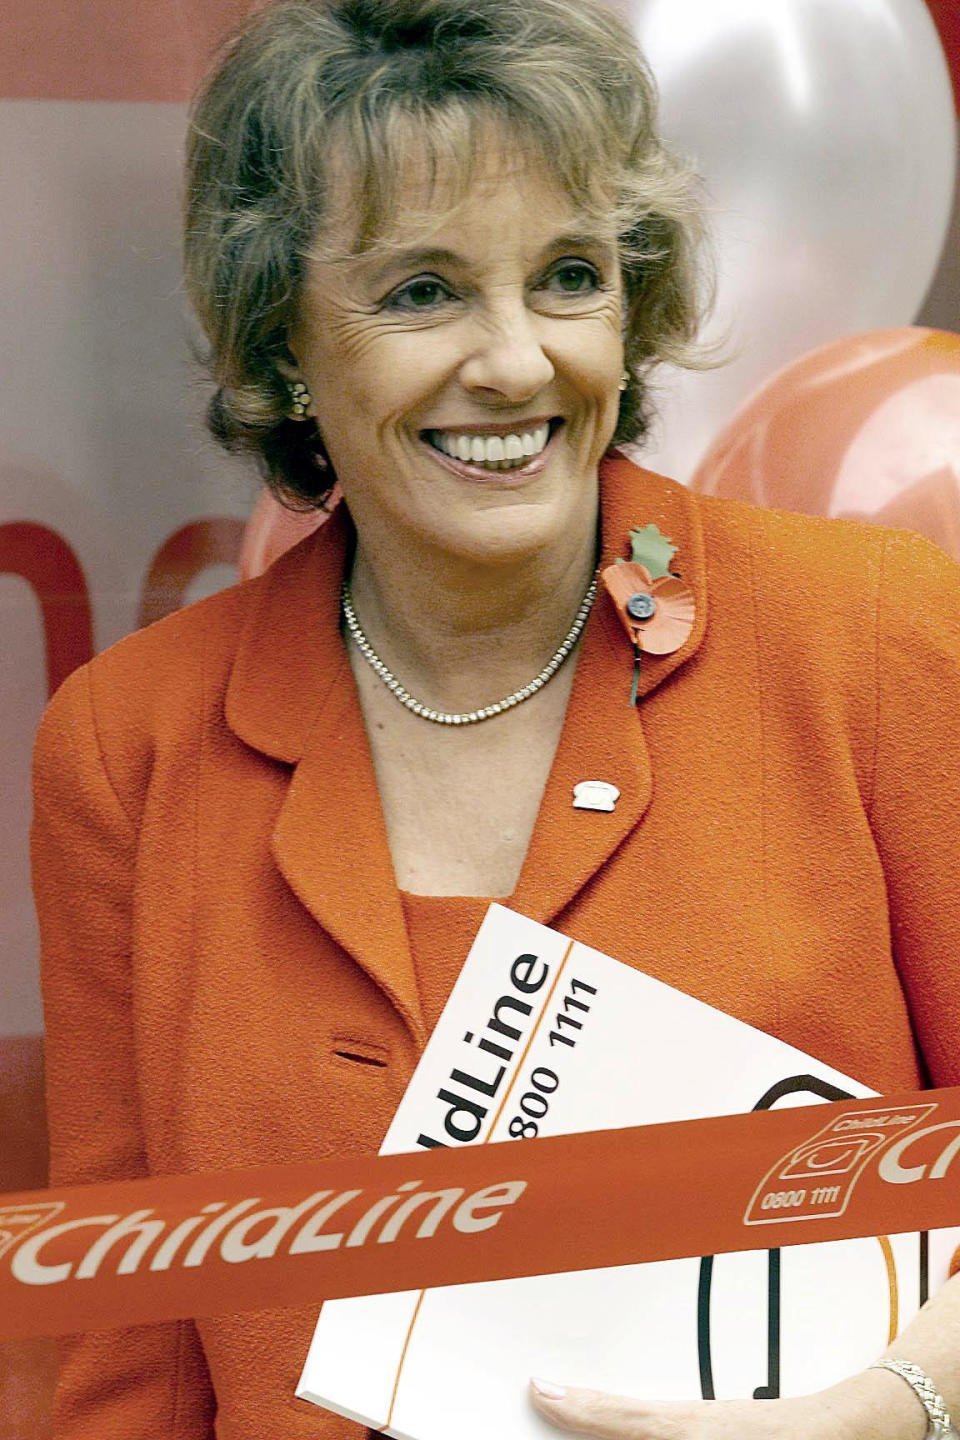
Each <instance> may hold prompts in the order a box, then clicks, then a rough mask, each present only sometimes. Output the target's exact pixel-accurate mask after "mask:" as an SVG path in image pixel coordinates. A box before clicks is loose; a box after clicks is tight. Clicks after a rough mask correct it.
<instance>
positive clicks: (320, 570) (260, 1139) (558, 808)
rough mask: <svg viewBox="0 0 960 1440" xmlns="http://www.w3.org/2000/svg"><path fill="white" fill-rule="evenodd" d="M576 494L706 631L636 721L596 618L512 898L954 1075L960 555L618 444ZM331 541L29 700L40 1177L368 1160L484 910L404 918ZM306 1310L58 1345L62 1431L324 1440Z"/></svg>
mask: <svg viewBox="0 0 960 1440" xmlns="http://www.w3.org/2000/svg"><path fill="white" fill-rule="evenodd" d="M601 479H602V486H601V491H602V510H603V513H602V522H603V547H602V548H603V556H602V563H603V564H604V565H609V564H611V563H612V562H613V560H614V559H615V557H616V556H617V555H621V556H626V555H627V554H629V542H628V534H629V531H630V530H631V529H632V528H633V527H635V526H638V525H639V526H645V525H647V524H655V525H657V526H658V527H659V528H660V531H661V532H662V534H664V535H665V536H668V537H669V538H670V539H671V540H672V541H673V543H674V544H675V545H676V546H677V553H676V557H675V565H676V567H677V568H678V569H679V570H680V572H681V575H682V578H683V581H684V583H685V584H686V585H687V586H689V587H690V589H691V591H692V593H693V596H694V603H695V607H696V618H695V623H694V625H693V628H692V630H691V632H690V634H689V636H688V637H687V639H686V641H684V643H683V645H682V646H681V647H680V648H679V649H678V650H676V651H675V652H673V653H672V654H668V655H662V656H657V655H647V656H645V657H644V660H643V666H642V673H641V676H640V687H639V689H640V700H639V704H638V705H637V706H635V707H631V706H630V705H629V704H628V703H627V700H628V694H629V689H630V681H631V675H632V668H633V654H632V646H631V644H630V640H629V637H628V636H627V635H626V633H625V631H624V629H623V627H622V625H621V624H620V621H619V619H618V617H617V615H616V613H615V611H614V609H613V606H612V604H611V603H610V602H609V601H608V599H607V597H605V596H602V595H601V596H600V597H599V598H598V601H597V604H596V605H595V607H594V611H593V614H592V615H591V618H590V622H589V624H588V625H587V628H586V631H585V634H584V637H583V641H582V648H581V652H580V655H579V657H578V661H577V669H576V673H575V676H574V682H573V690H572V694H571V698H570V703H569V707H568V710H567V715H566V719H565V722H564V729H563V733H562V735H561V738H560V743H559V745H558V747H557V751H556V755H555V757H554V761H553V765H552V769H551V772H550V776H549V779H548V781H547V786H546V791H545V794H544V797H543V802H542V805H541V808H540V812H539V815H538V818H537V823H536V826H535V828H534V833H533V836H532V839H531V842H530V847H529V850H528V853H527V856H526V859H525V861H524V865H523V869H522V872H521V875H520V878H519V881H518V884H517V888H516V891H515V892H514V894H513V895H512V896H511V897H510V898H509V900H508V901H507V902H506V903H508V904H509V905H510V906H511V908H513V909H514V910H517V911H519V912H520V913H521V914H526V915H529V916H530V917H531V918H532V919H534V920H538V921H540V922H542V923H546V924H553V925H555V926H556V928H557V929H559V930H561V931H563V932H564V933H565V934H568V935H570V936H571V937H573V938H575V939H579V940H582V941H584V942H585V943H587V944H589V945H593V946H595V947H596V948H597V949H599V950H601V951H603V952H605V953H606V954H610V955H614V956H616V957H617V958H618V959H619V960H622V961H624V962H625V963H627V964H632V965H636V966H639V967H642V968H643V969H644V970H646V971H648V972H649V973H650V974H652V975H654V976H656V977H657V978H658V979H662V980H665V981H667V982H668V983H670V984H673V985H676V986H679V987H680V988H682V989H684V990H686V991H688V992H690V993H691V994H694V995H696V996H698V997H699V998H700V999H703V1000H705V1001H706V1002H707V1003H709V1004H712V1005H715V1006H717V1007H719V1008H720V1009H723V1010H726V1011H728V1012H730V1013H731V1014H734V1015H736V1016H738V1017H739V1018H741V1019H743V1020H745V1021H747V1022H748V1023H751V1024H753V1025H756V1026H758V1027H760V1028H761V1029H764V1030H767V1031H769V1032H770V1033H771V1034H774V1035H777V1036H779V1037H781V1038H782V1039H784V1040H786V1041H788V1042H789V1043H792V1044H795V1045H797V1046H799V1047H800V1048H802V1049H805V1050H808V1051H810V1052H812V1053H813V1054H815V1055H817V1056H819V1057H820V1058H821V1059H822V1060H824V1061H825V1062H826V1063H828V1064H830V1065H833V1066H835V1067H836V1068H838V1069H840V1070H843V1071H845V1072H847V1073H849V1074H852V1075H855V1076H857V1077H858V1078H859V1079H860V1080H862V1081H863V1082H864V1083H866V1084H867V1085H870V1086H872V1087H873V1088H875V1089H877V1090H880V1091H883V1090H888V1091H892V1090H896V1089H903V1090H909V1089H913V1088H915V1087H916V1086H919V1085H922V1084H924V1083H925V1082H926V1080H927V1078H928V1077H930V1078H932V1079H933V1080H934V1081H936V1082H938V1083H942V1084H958V1083H960V1044H958V1043H957V1041H958V1034H960V986H958V985H957V983H956V956H957V955H960V905H958V904H957V895H958V894H960V663H958V657H960V567H958V566H956V565H954V564H953V563H952V562H951V561H950V560H948V559H947V558H946V556H944V555H943V554H942V553H941V552H940V551H938V550H937V549H936V548H935V547H934V546H932V545H930V544H929V543H927V542H926V541H924V540H922V539H920V538H919V537H917V536H914V535H908V534H906V533H902V532H896V531H886V532H884V531H881V530H877V529H873V528H871V527H868V526H862V525H856V524H851V523H842V522H828V521H822V520H812V519H808V518H805V517H801V516H793V515H787V514H782V513H776V512H770V511H761V510H755V509H751V508H749V507H747V506H744V505H740V504H738V503H736V502H733V501H728V500H719V499H716V498H711V497H704V496H696V495H693V494H691V493H690V492H689V491H687V490H685V489H684V488H683V487H682V486H678V485H674V484H672V483H671V482H670V481H667V480H663V479H662V478H660V477H658V476H655V475H652V474H650V473H648V472H645V471H640V470H637V468H636V467H634V466H633V465H631V464H630V463H629V462H628V461H626V460H624V459H622V458H618V459H612V460H608V461H606V462H605V463H604V465H603V468H602V473H601ZM349 540H350V534H349V523H348V518H347V516H346V515H345V514H344V513H341V514H340V515H339V517H338V516H336V515H335V516H334V517H333V518H332V519H331V520H330V521H329V523H328V524H326V525H324V526H323V528H322V529H321V530H319V531H318V532H317V534H316V535H315V536H313V537H311V538H310V539H308V540H305V541H304V542H303V543H302V544H301V545H298V546H297V547H296V548H295V549H293V550H291V551H290V552H289V553H288V554H286V555H284V556H282V557H281V558H280V559H279V560H278V561H277V562H276V564H275V565H273V566H272V567H271V568H270V569H269V570H268V571H267V572H266V573H265V574H264V575H263V576H261V577H260V578H258V579H256V580H253V581H250V582H248V583H247V584H244V585H241V586H238V587H236V588H234V589H232V590H229V591H226V592H224V593H223V594H220V595H216V596H213V597H212V598H211V599H209V600H205V601H202V602H201V603H200V604H198V605H194V606H191V607H189V608H188V609H186V610H184V611H181V612H179V613H177V614H175V615H171V616H170V617H169V618H168V619H166V620H163V621H160V622H159V623H158V624H156V625H152V626H149V627H148V628H147V629H146V630H143V631H140V632H138V633H137V634H136V635H132V636H129V637H128V638H127V639H126V640H123V641H121V642H120V644H119V645H116V646H114V647H113V648H112V649H110V650H108V651H106V652H105V653H104V654H102V655H100V656H98V657H97V658H96V659H95V660H94V661H93V662H92V663H91V664H90V665H89V666H87V667H85V668H84V669H82V670H79V671H77V672H75V673H74V674H73V675H72V676H71V677H70V679H69V680H68V681H67V682H66V683H65V684H64V686H63V687H62V688H61V690H60V691H59V692H58V694H57V695H56V697H55V698H54V701H53V702H52V704H51V707H50V709H49V710H48V712H47V716H46V718H45V720H44V722H43V725H42V726H41V730H40V735H39V739H38V744H37V755H36V801H35V807H36V808H35V817H36V818H35V831H34V859H35V877H36V878H35V884H36V896H37V905H38V912H39V917H40V928H41V939H42V949H43V983H44V997H45V1006H46V1016H47V1067H48V1069H47V1073H48V1084H49V1102H50V1125H51V1140H52V1151H53V1179H54V1183H56V1184H68V1183H71V1182H73V1183H80V1182H83V1181H87V1180H89V1181H93V1180H96V1179H100V1178H121V1177H125V1176H135V1175H140V1174H144V1173H155V1174H169V1173H177V1172H185V1171H187V1172H188V1171H196V1170H203V1169H218V1168H231V1167H240V1166H254V1165H258V1164H270V1163H283V1162H285V1161H287V1162H296V1161H310V1160H314V1159H320V1158H322V1157H324V1156H326V1155H331V1154H336V1153H354V1154H356V1153H360V1152H363V1151H367V1152H370V1151H376V1150H377V1149H378V1148H379V1145H380V1142H381V1140H382V1137H383V1134H384V1132H385V1130H386V1128H387V1125H388V1123H389V1120H390V1118H391V1116H392V1114H393V1112H394V1110H395V1108H396V1105H397V1102H398V1100H399V1097H400V1096H401V1095H402V1093H403V1090H404V1088H405V1086H406V1083H407V1080H408V1078H409V1076H410V1074H411V1071H412V1069H413V1066H414V1065H415V1063H416V1060H417V1056H418V1054H419V1052H420V1049H421V1047H422V1045H423V1041H424V1039H425V1037H426V1035H427V1033H428V1028H429V1024H430V1022H431V1020H432V1017H433V1015H434V1014H435V1013H436V1011H437V1010H438V1008H439V1005H440V1001H441V999H442V996H443V992H444V991H445V989H446V988H447V987H448V984H449V981H450V979H451V978H452V973H453V970H454V969H455V968H456V966H457V964H458V961H459V960H460V959H462V953H463V952H464V951H465V947H466V941H467V939H468V938H470V933H471V930H472V929H473V927H474V921H475V920H478V913H477V914H475V915H469V919H468V911H469V907H468V906H466V905H465V906H464V907H463V910H462V919H461V917H460V916H459V915H458V914H456V913H455V914H454V915H453V918H452V920H451V918H450V914H449V908H450V907H449V905H448V904H447V903H446V902H441V903H438V904H434V903H431V902H427V903H424V904H420V903H419V902H418V901H413V902H408V905H407V916H408V920H405V915H404V907H403V903H402V900H401V897H400V895H399V893H398V891H397V888H396V884H395V880H394V872H393V866H392V863H391V859H390V853H389V847H388V843H387V836H386V828H385V825H384V822H383V816H382V812H381V808H380V803H379V798H378V795H377V788H376V781H375V776H374V770H373V764H372V760H371V757H370V752H369V747H368V745H367V740H366V734H365V731H364V725H363V718H362V715H361V712H360V708H359V704H358V701H357V696H356V689H355V686H354V684H353V677H352V672H351V669H350V664H349V658H348V656H347V652H346V649H345V646H344V643H343V640H342V638H341V635H340V633H339V626H338V606H339V588H340V583H341V579H342V573H343V566H344V559H345V554H346V549H347V545H348V543H349ZM584 780H601V781H606V782H608V783H610V784H613V785H615V786H616V788H617V789H618V790H619V791H620V798H619V800H618V802H617V804H616V807H615V808H614V810H613V811H611V812H609V813H606V812H600V811H591V810H577V809H574V808H573V805H572V798H573V788H574V786H576V785H577V784H579V783H580V782H582V781H584ZM464 823H465V824H469V823H470V817H469V815H467V816H465V817H464ZM456 908H457V906H456V904H455V905H454V909H455V910H456ZM445 912H446V913H445ZM408 921H409V924H410V926H411V933H412V935H413V945H412V946H411V938H410V935H408V929H407V924H408ZM461 926H462V928H461ZM455 932H457V933H456V934H455ZM441 967H442V968H443V971H444V973H443V975H442V977H441V974H440V969H441ZM676 1057H677V1058H676V1063H677V1065H678V1066H682V1064H683V1057H684V1049H683V1037H682V1036H678V1037H677V1050H676ZM663 1083H664V1084H669V1083H670V1076H669V1075H664V1077H663ZM319 1298H320V1297H318V1301H319ZM314 1319H315V1307H313V1306H311V1307H308V1308H305V1309H287V1310H280V1311H274V1312H271V1313H268V1314H244V1315H235V1316H218V1317H212V1318H209V1319H205V1320H200V1321H197V1322H196V1323H186V1322H185V1323H181V1324H178V1325H162V1326H157V1327H151V1328H149V1329H141V1330H136V1331H128V1332H119V1333H115V1334H111V1335H109V1336H102V1337H98V1336H95V1335H94V1336H87V1337H84V1338H82V1339H78V1340H76V1341H73V1342H71V1343H70V1344H69V1346H68V1347H67V1349H68V1356H67V1362H66V1366H65V1370H64V1377H63V1382H62V1385H61V1390H60V1398H59V1401H58V1418H57V1421H56V1425H55V1430H54V1433H55V1435H56V1437H57V1440H147V1437H150V1440H154V1437H156V1436H159V1435H162V1436H163V1440H211V1437H212V1435H213V1414H214V1410H215V1409H216V1414H217V1430H216V1434H217V1440H249V1437H250V1436H251V1435H256V1436H257V1440H317V1436H324V1437H328V1440H334V1437H337V1440H340V1437H347V1436H348V1435H350V1434H351V1432H353V1430H354V1427H352V1426H351V1425H350V1423H349V1422H347V1421H345V1420H341V1419H338V1418H337V1417H335V1416H333V1415H329V1414H326V1413H324V1412H321V1411H317V1410H316V1409H315V1408H314V1407H312V1406H309V1405H307V1404H305V1403H301V1402H298V1401H295V1400H293V1399H292V1398H291V1397H292V1395H293V1391H294V1387H295V1385H296V1381H297V1378H298V1376H299V1372H300V1368H301V1365H302V1362H303V1359H304V1356H305V1354H306V1351H307V1348H308V1344H309V1340H310V1336H311V1334H312V1330H313V1323H314Z"/></svg>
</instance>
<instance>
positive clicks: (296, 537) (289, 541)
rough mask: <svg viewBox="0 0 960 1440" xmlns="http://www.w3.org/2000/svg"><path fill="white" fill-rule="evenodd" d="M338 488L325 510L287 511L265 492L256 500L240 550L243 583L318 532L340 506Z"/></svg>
mask: <svg viewBox="0 0 960 1440" xmlns="http://www.w3.org/2000/svg"><path fill="white" fill-rule="evenodd" d="M338 498H339V494H338V491H337V490H336V489H335V490H334V492H333V494H332V495H331V497H330V499H329V500H328V501H327V509H326V510H308V511H306V512H300V511H298V510H287V509H286V508H285V507H284V506H283V505H281V504H280V503H279V502H278V501H277V500H275V499H274V498H273V496H272V495H271V494H270V491H269V490H264V492H263V494H262V495H261V496H260V499H259V500H258V501H257V506H256V509H255V510H254V512H253V514H252V515H251V516H250V519H249V520H248V521H247V528H246V530H245V531H244V533H243V545H242V547H241V550H240V562H239V566H238V569H239V575H240V579H241V580H250V579H252V578H253V576H254V575H259V574H261V573H262V571H264V570H266V568H267V566H268V565H272V564H273V562H274V560H276V559H277V558H278V556H280V555H282V554H283V552H284V551H285V550H289V549H290V548H291V546H293V545H296V544H298V543H299V542H300V541H301V540H305V539H306V537H307V536H308V535H312V534H313V532H314V530H319V528H320V526H321V525H322V524H323V523H324V521H325V520H328V519H329V518H330V511H331V510H332V509H333V507H334V505H335V504H336V503H337V500H338Z"/></svg>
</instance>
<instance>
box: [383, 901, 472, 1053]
mask: <svg viewBox="0 0 960 1440" xmlns="http://www.w3.org/2000/svg"><path fill="white" fill-rule="evenodd" d="M400 900H401V902H402V904H403V918H404V920H405V921H406V923H407V934H408V935H409V937H410V953H411V954H412V955H413V965H414V969H415V970H416V972H417V989H418V991H419V993H420V1004H421V1006H422V1007H423V1018H424V1020H425V1021H426V1026H427V1030H428V1032H430V1031H432V1030H433V1028H434V1026H435V1025H436V1023H437V1021H438V1020H439V1019H440V1014H441V1011H442V1010H443V1007H444V1005H446V1003H447V997H448V996H449V994H450V991H451V990H452V989H453V984H454V981H455V980H456V978H457V976H458V975H459V974H460V969H461V966H462V965H463V962H464V960H466V958H467V955H468V953H469V950H470V946H471V945H472V944H473V942H474V939H475V938H476V934H477V931H478V930H479V929H480V926H481V923H482V921H483V917H484V915H486V913H487V907H488V906H489V905H490V904H491V903H492V902H491V901H490V900H488V899H486V898H484V897H483V896H474V895H411V894H410V892H409V891H407V890H401V891H400Z"/></svg>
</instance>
